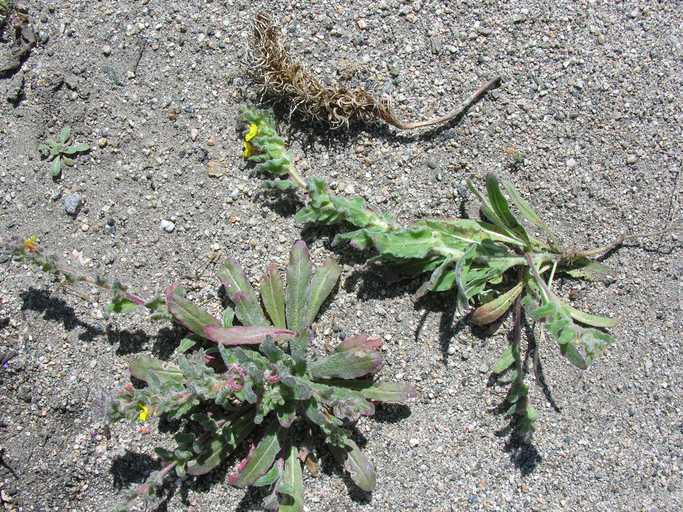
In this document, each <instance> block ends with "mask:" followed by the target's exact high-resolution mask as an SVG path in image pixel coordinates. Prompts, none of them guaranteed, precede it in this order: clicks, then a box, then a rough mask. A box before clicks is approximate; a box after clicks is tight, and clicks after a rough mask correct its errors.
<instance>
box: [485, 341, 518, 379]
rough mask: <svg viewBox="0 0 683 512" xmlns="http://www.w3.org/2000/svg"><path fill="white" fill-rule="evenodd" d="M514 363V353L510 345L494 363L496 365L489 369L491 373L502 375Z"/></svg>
mask: <svg viewBox="0 0 683 512" xmlns="http://www.w3.org/2000/svg"><path fill="white" fill-rule="evenodd" d="M514 363H515V355H514V351H513V348H512V345H508V347H507V348H506V349H505V350H504V351H503V353H502V355H501V356H500V358H499V359H498V361H496V364H495V365H494V366H493V368H492V369H491V372H492V373H503V372H504V371H505V370H507V369H508V368H510V367H511V366H512V365H513V364H514Z"/></svg>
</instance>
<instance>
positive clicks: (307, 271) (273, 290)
mask: <svg viewBox="0 0 683 512" xmlns="http://www.w3.org/2000/svg"><path fill="white" fill-rule="evenodd" d="M339 275H340V268H339V266H338V265H337V264H336V263H335V262H334V261H333V260H328V261H327V262H326V263H325V264H324V265H322V266H321V267H319V268H317V269H316V268H315V267H314V266H313V265H312V263H311V261H310V258H309V255H308V250H307V248H306V246H305V244H304V243H303V242H297V244H295V245H294V248H293V249H292V252H291V254H290V260H289V264H288V266H287V280H286V285H285V283H283V281H282V279H281V277H280V275H279V272H278V269H277V267H276V266H275V265H271V266H269V267H268V269H267V271H266V274H265V275H264V276H263V278H262V279H261V284H260V289H259V294H257V292H256V291H255V290H254V289H253V288H252V287H251V285H250V284H249V282H248V280H247V278H246V276H245V275H244V272H243V271H242V270H241V268H240V267H239V265H238V264H237V263H236V262H234V261H228V262H227V263H226V264H225V266H224V267H223V269H222V270H221V271H220V272H219V277H220V280H221V282H222V283H223V285H224V287H225V289H226V291H227V294H228V296H229V298H230V300H231V301H232V305H233V307H228V308H226V309H225V311H224V312H223V315H222V318H221V320H220V321H219V320H218V319H216V318H214V317H213V316H211V315H210V314H209V313H208V312H207V311H204V310H202V309H200V308H199V307H197V306H195V305H194V304H193V303H192V302H190V301H189V300H188V299H187V298H186V297H185V293H184V291H183V290H182V289H181V288H179V287H175V286H171V287H169V288H168V289H167V291H166V294H165V303H166V309H167V310H168V312H169V314H170V315H171V316H172V318H173V319H174V320H175V321H176V322H178V323H179V324H181V325H183V326H184V327H186V328H187V329H188V330H189V331H190V332H191V333H192V334H191V336H189V337H187V338H185V339H183V341H182V343H181V345H180V347H179V348H178V351H177V354H176V357H175V361H174V362H172V363H164V362H163V361H160V360H158V359H154V358H148V357H140V358H137V359H135V360H134V361H133V362H132V363H131V367H130V371H131V375H132V376H133V377H135V378H136V379H138V380H140V381H143V382H144V383H145V384H146V386H144V387H142V388H134V387H133V386H132V385H130V384H127V385H125V386H124V387H123V388H122V389H121V391H120V392H119V394H118V396H117V398H116V399H115V401H114V404H113V407H112V419H113V420H121V419H129V420H132V421H140V420H143V419H145V420H146V419H148V417H153V416H160V415H166V416H168V417H171V418H176V419H181V418H183V419H185V420H186V428H185V430H184V431H183V432H180V433H178V434H177V435H176V436H175V441H176V443H177V447H176V448H175V449H174V450H166V449H158V450H157V454H158V456H159V457H160V459H161V460H163V462H164V466H163V469H162V472H163V476H166V475H168V474H172V473H175V474H176V475H178V476H180V477H185V476H187V475H190V476H199V475H203V474H205V473H208V472H210V471H212V470H213V469H215V468H216V467H218V466H220V465H222V464H224V463H225V462H226V461H227V460H228V459H229V458H230V457H231V456H232V455H233V454H239V453H244V452H247V453H245V454H244V455H245V456H244V458H243V459H242V460H241V461H240V462H239V463H238V464H237V465H236V466H235V467H234V468H233V470H232V471H231V472H230V473H229V476H228V483H229V484H231V485H233V486H235V487H239V488H245V487H248V486H257V487H267V488H268V489H269V491H270V492H269V497H268V499H267V500H266V503H265V505H266V508H268V509H271V510H279V511H281V512H294V511H301V510H303V476H302V466H301V464H302V460H305V459H306V458H307V457H308V458H311V457H313V454H312V451H311V439H313V436H314V435H315V434H316V433H322V435H323V437H324V441H325V443H326V444H327V445H328V446H329V447H330V449H331V451H332V453H333V455H334V456H335V457H336V458H338V459H339V460H340V462H341V463H342V464H343V466H344V468H345V469H346V470H347V471H348V472H349V474H350V476H351V478H352V479H353V481H354V482H355V483H356V484H357V485H358V486H359V487H360V488H361V489H363V490H365V491H372V490H373V489H374V486H375V478H376V477H375V472H374V469H373V467H372V465H371V463H370V462H369V461H368V460H367V458H366V457H365V455H364V454H363V453H362V452H361V450H360V449H359V447H358V446H357V445H356V443H355V442H354V441H353V438H352V432H351V427H352V426H353V424H354V423H355V422H356V421H357V420H358V419H359V418H360V417H361V416H372V415H373V414H374V412H375V404H376V403H379V402H385V403H407V402H408V401H410V400H411V399H412V398H413V397H414V395H415V389H414V387H413V386H412V385H410V384H406V383H385V382H377V381H376V380H375V374H376V373H377V372H378V371H379V370H380V368H381V367H382V364H383V357H382V354H381V353H380V349H381V346H382V343H381V341H380V340H379V339H376V338H370V337H367V336H352V337H350V338H347V339H346V340H344V341H343V342H342V343H341V344H340V345H338V346H337V348H336V350H335V351H334V352H333V353H332V354H329V355H326V356H317V357H316V356H313V355H311V354H310V353H309V352H310V350H309V345H310V341H311V338H312V330H311V324H312V323H313V321H314V320H315V318H316V316H317V314H318V312H319V310H320V307H321V306H322V305H323V303H324V302H325V301H326V300H327V298H328V296H329V294H330V293H331V292H332V290H333V289H334V287H335V286H336V283H337V281H338V279H339ZM262 305H263V306H262ZM236 322H239V323H240V324H241V325H236ZM248 446H251V448H250V449H248V450H247V447H248ZM169 468H172V469H169ZM162 483H163V478H160V477H159V472H156V473H154V474H153V475H152V477H151V478H150V479H149V480H148V481H147V482H145V483H144V484H142V485H141V486H138V487H137V488H135V489H132V490H131V492H130V495H129V502H128V503H127V505H126V506H131V505H132V504H133V503H134V502H135V500H137V499H138V498H141V497H146V496H150V495H153V494H154V492H155V491H156V490H158V489H159V488H160V487H161V485H162Z"/></svg>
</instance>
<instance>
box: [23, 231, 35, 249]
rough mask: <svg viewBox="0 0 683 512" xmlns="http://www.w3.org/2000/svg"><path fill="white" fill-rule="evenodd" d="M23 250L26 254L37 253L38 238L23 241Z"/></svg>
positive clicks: (33, 237)
mask: <svg viewBox="0 0 683 512" xmlns="http://www.w3.org/2000/svg"><path fill="white" fill-rule="evenodd" d="M24 250H25V251H26V252H38V237H37V236H36V235H33V236H31V237H30V238H27V239H26V240H24Z"/></svg>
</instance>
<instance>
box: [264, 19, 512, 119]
mask: <svg viewBox="0 0 683 512" xmlns="http://www.w3.org/2000/svg"><path fill="white" fill-rule="evenodd" d="M253 45H254V50H255V54H256V55H254V56H253V58H254V60H253V62H252V64H253V65H255V67H256V72H257V76H258V77H259V79H260V80H261V82H262V84H263V88H264V89H265V90H266V91H268V92H270V93H272V94H275V95H277V96H282V97H284V98H287V99H288V100H289V101H290V102H291V103H292V106H291V112H292V113H293V112H294V111H296V110H299V111H300V112H302V113H303V114H304V115H305V116H306V117H308V118H310V119H313V120H316V121H325V122H327V123H329V125H330V127H331V128H333V129H338V128H347V127H348V126H349V125H350V124H352V123H355V122H361V123H367V122H374V121H378V120H382V121H385V122H386V123H388V124H390V125H393V126H395V127H397V128H400V129H403V130H409V129H413V128H420V127H425V126H433V125H436V124H442V123H446V122H448V121H450V120H452V119H455V118H457V117H459V116H461V115H463V114H464V113H465V112H466V111H467V109H468V108H469V107H470V106H472V105H473V104H474V103H476V102H477V101H478V100H479V99H481V98H482V97H483V96H484V94H486V92H488V91H489V90H490V89H493V88H495V87H497V86H498V85H499V84H500V77H496V78H494V79H493V80H491V81H489V82H487V83H486V84H485V85H484V86H483V87H481V88H480V89H479V90H477V91H476V92H475V93H474V94H473V95H472V96H470V97H469V98H468V99H467V100H466V101H465V102H463V104H462V105H461V106H460V108H458V109H457V110H456V111H454V112H452V113H450V114H448V115H445V116H443V117H438V118H435V119H430V120H427V121H418V122H410V123H409V122H404V121H401V120H400V119H399V118H397V117H396V115H395V114H394V113H393V111H392V109H391V107H390V104H389V101H388V100H385V99H376V98H375V97H374V96H373V95H372V94H370V93H369V92H368V91H366V90H365V89H362V88H360V87H355V88H347V87H343V86H341V85H338V84H334V85H331V86H326V85H324V84H323V83H322V82H320V80H318V79H317V78H316V77H314V76H313V75H312V74H311V73H310V72H308V70H306V68H304V67H303V66H302V65H301V64H299V63H297V62H294V61H293V60H292V58H291V57H290V55H289V52H288V51H287V48H286V47H285V46H284V44H283V43H282V39H281V34H280V30H279V29H278V28H277V27H276V26H275V24H274V23H273V20H272V18H271V17H270V15H268V14H266V13H259V14H257V15H256V21H255V24H254V42H253Z"/></svg>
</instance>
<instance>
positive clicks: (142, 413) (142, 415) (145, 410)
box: [138, 403, 149, 421]
mask: <svg viewBox="0 0 683 512" xmlns="http://www.w3.org/2000/svg"><path fill="white" fill-rule="evenodd" d="M138 411H139V412H138V421H147V420H148V419H149V407H147V406H146V405H145V404H143V403H139V404H138Z"/></svg>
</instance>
